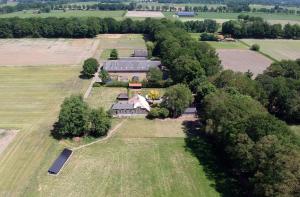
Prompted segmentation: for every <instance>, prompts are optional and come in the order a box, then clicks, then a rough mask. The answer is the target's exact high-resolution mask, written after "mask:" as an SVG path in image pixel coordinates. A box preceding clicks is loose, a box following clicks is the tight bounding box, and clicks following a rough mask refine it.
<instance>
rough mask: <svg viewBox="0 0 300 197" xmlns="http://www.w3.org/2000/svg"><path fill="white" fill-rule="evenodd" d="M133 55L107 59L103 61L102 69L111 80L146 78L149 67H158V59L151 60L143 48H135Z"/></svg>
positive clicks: (140, 79) (159, 63)
mask: <svg viewBox="0 0 300 197" xmlns="http://www.w3.org/2000/svg"><path fill="white" fill-rule="evenodd" d="M133 56H134V57H129V58H120V59H118V60H108V61H106V62H104V64H103V69H104V70H106V71H107V72H108V73H109V75H110V77H111V79H112V80H117V81H130V80H132V79H133V78H138V80H139V81H142V80H143V79H146V76H147V73H148V71H149V69H150V68H160V66H161V62H160V61H151V60H148V59H147V58H146V57H147V56H148V53H147V51H145V50H135V51H134V54H133Z"/></svg>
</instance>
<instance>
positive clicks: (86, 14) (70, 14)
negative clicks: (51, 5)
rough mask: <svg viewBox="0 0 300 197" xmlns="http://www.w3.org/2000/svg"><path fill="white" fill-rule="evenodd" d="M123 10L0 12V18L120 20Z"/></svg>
mask: <svg viewBox="0 0 300 197" xmlns="http://www.w3.org/2000/svg"><path fill="white" fill-rule="evenodd" d="M124 13H125V11H86V10H69V11H66V12H63V11H62V10H56V11H51V12H50V13H41V14H34V13H33V11H32V10H27V11H21V12H13V13H9V14H0V18H9V17H20V18H28V17H42V18H45V17H66V18H67V17H101V18H104V17H112V18H115V19H117V20H122V19H123V15H124Z"/></svg>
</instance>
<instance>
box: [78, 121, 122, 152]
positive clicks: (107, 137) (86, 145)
mask: <svg viewBox="0 0 300 197" xmlns="http://www.w3.org/2000/svg"><path fill="white" fill-rule="evenodd" d="M125 121H126V119H123V120H122V121H121V122H120V123H119V124H117V125H116V126H115V127H114V128H113V129H111V130H109V131H108V133H107V135H106V136H105V137H103V138H100V139H99V140H96V141H94V142H91V143H89V144H85V145H82V146H78V147H76V148H72V150H73V151H75V150H79V149H82V148H85V147H88V146H91V145H93V144H96V143H99V142H103V141H106V140H108V139H109V138H111V137H112V136H113V135H114V134H115V133H116V131H117V130H118V129H119V128H120V127H121V126H122V125H123V124H124V122H125Z"/></svg>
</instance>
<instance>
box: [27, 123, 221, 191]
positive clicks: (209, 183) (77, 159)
mask: <svg viewBox="0 0 300 197" xmlns="http://www.w3.org/2000/svg"><path fill="white" fill-rule="evenodd" d="M181 124H182V122H173V121H171V122H169V121H164V122H162V121H153V122H152V121H150V120H144V119H128V120H126V121H125V122H124V124H123V125H122V126H121V127H120V128H119V129H118V130H117V134H116V136H115V137H113V138H111V139H109V140H108V141H106V142H103V143H97V144H93V145H92V146H89V147H86V148H84V149H80V150H77V151H75V152H74V153H73V157H72V158H71V160H70V162H69V163H68V165H67V166H65V168H64V170H63V171H62V172H61V173H60V175H59V176H57V177H53V176H48V175H46V174H45V173H43V171H46V170H47V167H48V166H47V165H42V166H41V169H43V171H40V172H39V173H38V174H37V180H36V182H37V183H38V185H33V184H32V186H33V187H34V188H35V189H34V190H33V192H32V194H33V195H40V196H44V195H50V196H65V195H67V196H68V195H75V196H82V195H84V196H95V195H96V196H133V197H134V196H203V197H215V196H216V197H217V196H220V194H219V193H218V192H217V191H216V190H215V189H214V186H213V185H214V181H213V180H209V179H208V178H207V177H206V175H205V172H204V169H203V166H202V165H201V163H200V165H199V161H198V160H197V158H196V157H194V156H193V155H192V154H191V153H190V152H189V151H186V149H185V141H184V137H183V136H184V133H183V129H182V126H181ZM135 125H136V126H135ZM160 128H161V129H160ZM203 151H205V150H203Z"/></svg>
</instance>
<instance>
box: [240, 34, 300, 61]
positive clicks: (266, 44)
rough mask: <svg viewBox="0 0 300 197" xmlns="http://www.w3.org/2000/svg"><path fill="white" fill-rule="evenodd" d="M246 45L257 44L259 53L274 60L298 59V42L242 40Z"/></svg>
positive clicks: (299, 43)
mask: <svg viewBox="0 0 300 197" xmlns="http://www.w3.org/2000/svg"><path fill="white" fill-rule="evenodd" d="M242 41H243V42H245V43H246V44H248V45H253V44H258V45H259V46H260V51H261V52H263V53H265V54H267V55H269V56H271V57H272V58H274V59H276V60H283V59H293V60H295V59H297V58H300V41H299V40H284V39H280V40H271V39H242Z"/></svg>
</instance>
